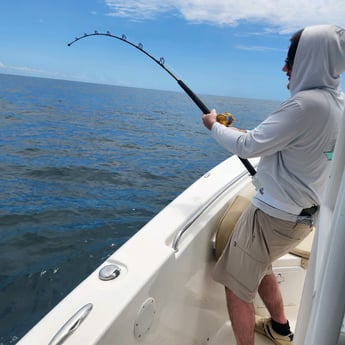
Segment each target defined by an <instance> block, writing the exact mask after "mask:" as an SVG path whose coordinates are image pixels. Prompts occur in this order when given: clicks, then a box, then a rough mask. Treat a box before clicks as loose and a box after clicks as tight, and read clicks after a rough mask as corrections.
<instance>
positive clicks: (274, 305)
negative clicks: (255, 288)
mask: <svg viewBox="0 0 345 345" xmlns="http://www.w3.org/2000/svg"><path fill="white" fill-rule="evenodd" d="M259 295H260V297H261V299H262V300H263V302H264V303H265V305H266V307H267V309H268V311H269V313H270V314H271V317H272V319H273V320H274V321H276V322H279V323H281V324H285V323H286V322H287V319H286V316H285V312H284V304H283V298H282V295H281V293H280V288H279V284H278V282H277V279H276V277H275V275H274V273H271V274H268V275H266V276H264V278H263V279H262V281H261V283H260V285H259Z"/></svg>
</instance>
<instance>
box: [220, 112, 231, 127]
mask: <svg viewBox="0 0 345 345" xmlns="http://www.w3.org/2000/svg"><path fill="white" fill-rule="evenodd" d="M234 121H235V118H234V116H233V115H232V114H230V113H227V112H225V113H223V114H218V115H217V122H219V123H220V124H221V125H223V126H225V127H230V126H231V124H232V123H233V122H234Z"/></svg>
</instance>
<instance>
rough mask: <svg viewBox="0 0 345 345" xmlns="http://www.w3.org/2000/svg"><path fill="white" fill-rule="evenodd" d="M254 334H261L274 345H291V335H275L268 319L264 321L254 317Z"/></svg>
mask: <svg viewBox="0 0 345 345" xmlns="http://www.w3.org/2000/svg"><path fill="white" fill-rule="evenodd" d="M255 332H257V333H260V334H263V335H264V336H266V337H267V338H268V339H270V340H271V341H273V342H274V343H275V344H276V345H292V340H293V333H290V334H289V335H281V334H279V333H277V332H276V331H274V329H273V327H272V322H271V319H270V318H268V319H264V318H261V317H260V316H257V315H256V316H255Z"/></svg>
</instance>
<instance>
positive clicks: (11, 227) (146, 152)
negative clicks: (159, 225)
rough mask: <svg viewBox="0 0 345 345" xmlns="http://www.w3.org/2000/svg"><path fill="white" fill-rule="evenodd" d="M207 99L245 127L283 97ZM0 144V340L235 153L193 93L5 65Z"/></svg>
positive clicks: (8, 340) (21, 330) (0, 344)
mask: <svg viewBox="0 0 345 345" xmlns="http://www.w3.org/2000/svg"><path fill="white" fill-rule="evenodd" d="M201 98H202V99H203V101H204V102H205V103H206V105H208V106H209V108H213V107H215V108H216V109H217V110H218V111H219V112H222V111H230V112H232V113H233V114H234V116H235V119H236V121H235V126H237V127H240V128H253V127H255V126H256V125H257V124H258V123H260V121H262V120H263V119H264V118H265V117H266V116H267V115H268V114H269V113H270V112H271V111H272V110H274V109H275V108H276V107H277V105H278V102H276V101H265V100H254V99H241V98H232V97H220V96H201ZM0 149H1V156H0V345H5V344H6V345H7V344H15V343H16V342H17V341H18V340H19V339H20V338H21V337H22V336H23V335H24V334H25V333H26V332H27V331H28V330H29V329H30V328H31V327H32V326H33V325H34V324H35V323H36V322H38V321H39V320H40V319H41V318H42V317H43V316H44V315H45V314H46V313H47V312H48V311H49V310H50V309H51V308H52V307H53V306H54V305H56V304H57V303H58V302H59V301H60V300H61V299H62V298H63V297H64V296H66V294H68V292H70V291H71V290H72V289H73V288H74V287H75V286H76V285H77V284H78V283H79V282H81V281H82V280H83V279H84V278H85V277H86V276H87V275H88V274H90V273H91V272H92V271H93V270H94V269H95V268H97V267H98V266H99V265H100V264H101V263H102V262H103V261H104V260H105V259H106V258H107V257H108V256H109V255H110V254H112V253H113V252H114V251H115V250H116V249H117V248H119V247H120V246H121V245H122V244H123V243H124V242H125V241H127V240H128V239H129V238H130V237H131V236H132V235H133V234H134V233H136V232H137V231H138V230H139V229H140V228H141V227H142V226H143V225H144V224H145V223H146V222H147V221H149V220H150V219H151V218H152V217H153V216H154V215H155V214H156V213H157V212H158V211H160V210H161V209H162V208H163V207H164V206H166V205H167V204H168V203H169V202H170V201H171V200H173V199H174V198H175V197H176V196H177V195H178V194H179V193H181V192H182V191H183V190H184V189H185V188H186V187H188V186H189V185H190V184H191V183H192V182H193V181H194V180H196V179H197V178H199V177H200V176H202V175H203V174H204V173H205V172H207V171H208V170H209V169H211V168H212V167H213V166H215V165H216V164H218V163H219V162H221V161H222V160H224V159H225V158H227V157H228V156H229V153H227V152H226V151H225V150H224V149H222V148H221V147H219V146H218V145H217V144H216V143H215V142H214V140H213V139H212V138H211V137H210V135H209V133H208V131H207V130H206V129H205V128H204V127H203V125H202V123H201V120H200V110H199V109H198V108H197V107H196V106H195V105H194V103H193V102H192V101H191V100H190V99H189V98H188V96H186V95H185V94H184V93H183V92H182V91H181V92H167V91H157V90H146V89H136V88H125V87H116V86H106V85H97V84H88V83H78V82H70V81H61V80H50V79H39V78H29V77H20V76H10V75H1V74H0ZM224 178H225V179H226V176H224Z"/></svg>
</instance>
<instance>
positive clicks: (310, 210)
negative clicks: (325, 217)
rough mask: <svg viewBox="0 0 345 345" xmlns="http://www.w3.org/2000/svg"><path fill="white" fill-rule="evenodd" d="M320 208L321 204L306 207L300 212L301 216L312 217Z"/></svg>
mask: <svg viewBox="0 0 345 345" xmlns="http://www.w3.org/2000/svg"><path fill="white" fill-rule="evenodd" d="M318 209H319V206H312V207H309V208H304V209H303V210H302V212H301V213H300V214H299V215H300V216H303V217H311V216H312V215H314V214H315V213H316V211H317V210H318Z"/></svg>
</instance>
